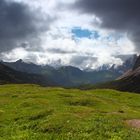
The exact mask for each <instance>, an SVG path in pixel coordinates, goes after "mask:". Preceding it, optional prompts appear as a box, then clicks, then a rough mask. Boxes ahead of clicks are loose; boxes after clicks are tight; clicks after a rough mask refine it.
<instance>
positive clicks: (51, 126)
mask: <svg viewBox="0 0 140 140" xmlns="http://www.w3.org/2000/svg"><path fill="white" fill-rule="evenodd" d="M133 119H140V94H136V93H126V92H119V91H115V90H107V89H105V90H85V91H84V90H78V89H63V88H45V87H40V86H37V85H2V86H0V140H140V129H138V128H135V127H132V126H130V125H128V124H127V123H126V122H127V120H133Z"/></svg>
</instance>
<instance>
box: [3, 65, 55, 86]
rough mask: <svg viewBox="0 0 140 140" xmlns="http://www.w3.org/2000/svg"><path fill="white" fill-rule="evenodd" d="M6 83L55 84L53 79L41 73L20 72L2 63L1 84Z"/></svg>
mask: <svg viewBox="0 0 140 140" xmlns="http://www.w3.org/2000/svg"><path fill="white" fill-rule="evenodd" d="M6 83H32V84H39V85H42V86H51V85H55V83H54V82H53V81H51V80H50V79H48V78H47V77H44V76H42V75H39V74H29V73H25V72H19V71H16V70H14V69H12V68H9V67H8V66H5V65H4V64H2V63H0V84H6Z"/></svg>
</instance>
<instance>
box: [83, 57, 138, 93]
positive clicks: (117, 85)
mask: <svg viewBox="0 0 140 140" xmlns="http://www.w3.org/2000/svg"><path fill="white" fill-rule="evenodd" d="M89 88H109V89H117V90H121V91H130V92H137V93H140V56H139V57H138V58H137V60H136V63H135V64H134V67H133V69H131V70H129V71H127V72H126V73H125V74H124V75H122V76H121V77H119V78H118V79H117V80H116V81H112V82H108V83H104V84H99V85H96V86H91V85H87V86H85V87H83V89H89Z"/></svg>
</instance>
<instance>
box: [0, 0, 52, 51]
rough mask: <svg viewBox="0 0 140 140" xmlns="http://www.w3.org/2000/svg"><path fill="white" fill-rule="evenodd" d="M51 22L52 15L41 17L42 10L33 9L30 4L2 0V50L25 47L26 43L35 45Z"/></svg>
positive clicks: (0, 30)
mask: <svg viewBox="0 0 140 140" xmlns="http://www.w3.org/2000/svg"><path fill="white" fill-rule="evenodd" d="M37 15H38V16H37ZM51 22H52V19H51V18H50V17H46V18H45V19H43V18H41V16H40V11H38V10H37V11H36V10H34V11H31V10H30V7H29V6H28V5H25V4H23V3H18V2H9V1H6V0H1V1H0V52H5V51H10V50H11V49H13V48H16V47H20V46H21V47H25V46H26V45H25V44H27V46H28V47H31V46H34V45H35V44H36V43H35V41H36V40H38V41H39V38H38V35H39V34H40V33H42V32H43V31H44V30H47V29H48V28H49V24H50V23H51ZM38 41H36V42H38ZM37 45H38V44H37Z"/></svg>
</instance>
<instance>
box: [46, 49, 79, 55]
mask: <svg viewBox="0 0 140 140" xmlns="http://www.w3.org/2000/svg"><path fill="white" fill-rule="evenodd" d="M47 51H48V52H50V53H54V54H74V53H76V51H70V50H64V49H61V48H49V49H47Z"/></svg>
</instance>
